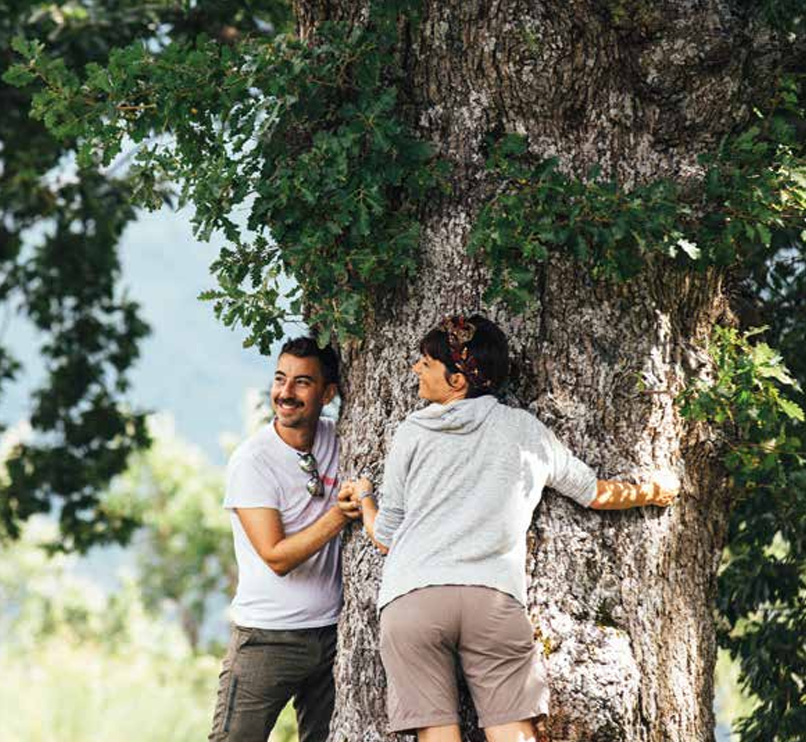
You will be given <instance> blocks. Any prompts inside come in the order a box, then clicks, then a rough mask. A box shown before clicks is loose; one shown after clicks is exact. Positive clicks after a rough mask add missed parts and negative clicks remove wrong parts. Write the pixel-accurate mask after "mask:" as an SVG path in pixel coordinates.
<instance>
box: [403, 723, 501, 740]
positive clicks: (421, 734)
mask: <svg viewBox="0 0 806 742" xmlns="http://www.w3.org/2000/svg"><path fill="white" fill-rule="evenodd" d="M488 739H489V738H488ZM417 742H462V735H461V734H460V732H459V725H458V724H448V725H446V726H444V727H424V728H423V729H418V730H417Z"/></svg>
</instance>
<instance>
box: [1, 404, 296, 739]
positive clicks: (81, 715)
mask: <svg viewBox="0 0 806 742" xmlns="http://www.w3.org/2000/svg"><path fill="white" fill-rule="evenodd" d="M149 428H150V431H151V435H152V438H153V440H154V444H153V446H152V448H151V450H150V451H148V452H147V453H144V454H141V455H139V456H137V457H135V458H133V459H132V461H131V463H130V465H129V467H128V468H127V470H126V471H125V473H123V474H122V475H121V476H120V477H119V478H117V479H116V480H115V481H114V482H113V484H112V485H111V487H110V488H109V489H108V490H107V492H105V493H104V494H103V496H102V498H101V501H102V502H103V504H104V506H105V507H109V508H110V509H111V510H113V511H117V510H118V508H122V509H124V510H125V511H126V513H127V514H130V515H133V516H134V517H138V518H139V517H142V521H143V526H142V528H141V529H140V530H139V531H138V534H137V536H136V537H135V539H134V541H133V543H132V545H131V547H130V548H129V549H127V550H126V551H125V552H123V551H121V552H119V553H117V554H108V555H107V557H106V560H107V561H108V560H109V559H111V561H112V562H113V563H115V562H117V563H118V575H117V576H116V577H115V578H114V579H113V580H112V583H111V584H110V583H109V575H108V573H107V572H106V570H102V572H101V573H97V572H98V570H97V569H96V570H95V571H96V574H93V573H92V570H90V569H88V566H87V559H86V558H82V557H79V556H77V555H65V554H54V555H50V554H49V553H48V551H47V550H46V549H44V548H43V545H46V544H48V543H49V542H50V541H51V539H53V538H54V537H55V536H56V532H57V527H56V525H55V523H54V522H53V521H52V520H51V519H47V518H45V517H42V516H40V517H37V518H33V519H31V520H30V521H29V522H28V524H27V525H26V526H25V528H24V530H23V532H22V533H21V537H20V539H19V540H17V541H15V542H13V543H9V544H7V545H6V546H5V547H4V548H3V549H2V550H0V606H2V611H0V667H2V673H0V719H2V725H1V728H0V732H2V735H1V736H2V740H3V742H56V741H58V742H89V741H91V740H92V741H94V740H108V739H114V740H120V741H121V742H128V741H129V740H131V742H134V740H138V741H139V740H154V741H161V740H165V741H166V742H167V741H168V740H170V742H185V741H187V742H191V740H193V742H196V741H198V740H200V739H205V738H206V736H207V734H208V732H209V727H210V721H211V719H212V712H213V704H214V702H215V695H216V689H217V685H218V671H219V669H220V663H221V658H222V656H223V653H224V650H225V639H226V636H227V628H226V624H225V620H224V619H225V607H226V598H225V596H226V595H230V594H231V591H230V589H229V587H228V585H230V583H231V581H232V579H233V577H234V575H233V567H234V558H233V555H232V543H231V535H230V531H229V520H228V516H227V514H226V513H225V511H224V510H223V509H222V508H221V486H222V482H221V480H222V476H223V471H222V470H221V469H220V468H216V467H214V466H213V465H212V464H210V463H209V462H207V461H206V460H205V457H204V456H203V455H202V454H201V453H200V451H198V450H197V449H195V448H194V447H193V446H191V445H190V444H189V443H187V442H186V441H183V440H181V439H180V438H178V437H177V436H176V435H175V434H174V432H173V430H172V426H171V424H170V420H169V419H168V418H166V417H159V418H151V419H150V420H149ZM106 551H107V552H109V550H108V549H107V550H106ZM93 556H94V557H98V556H99V555H98V554H97V553H96V554H92V553H90V555H89V557H90V560H92V557H93ZM296 739H297V736H296V723H295V719H294V714H293V710H292V708H291V707H290V706H289V707H288V708H287V709H286V710H285V711H284V712H283V715H282V717H281V719H280V721H279V723H278V725H277V727H276V729H275V732H274V734H273V736H272V742H296Z"/></svg>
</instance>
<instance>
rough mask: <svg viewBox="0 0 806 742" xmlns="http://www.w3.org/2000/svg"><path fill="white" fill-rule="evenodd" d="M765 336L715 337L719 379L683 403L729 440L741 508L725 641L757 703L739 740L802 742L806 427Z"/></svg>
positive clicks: (805, 712) (722, 633)
mask: <svg viewBox="0 0 806 742" xmlns="http://www.w3.org/2000/svg"><path fill="white" fill-rule="evenodd" d="M765 329H766V328H759V329H756V330H753V331H748V332H745V333H739V332H738V331H737V330H734V329H729V328H721V327H717V328H715V331H714V335H713V338H712V342H711V345H710V348H709V351H710V354H711V357H712V358H713V360H714V377H713V379H711V380H710V381H709V382H707V383H706V382H701V383H699V384H697V385H694V386H692V387H691V388H689V389H688V390H686V392H685V393H684V394H683V395H682V398H681V400H680V402H681V412H682V414H683V415H684V416H686V417H688V418H690V419H692V420H697V421H704V422H708V423H714V424H716V425H718V426H719V427H720V429H721V430H722V431H723V433H724V436H725V438H724V449H725V456H724V463H725V467H726V469H727V471H728V472H729V473H730V476H731V478H732V491H733V493H734V497H735V501H734V503H733V507H732V509H731V514H730V523H729V535H728V544H729V546H728V553H727V558H726V561H725V565H724V567H723V569H722V570H721V573H720V576H719V598H718V608H719V613H720V624H719V634H718V636H719V641H720V644H721V646H722V647H724V648H725V649H727V650H728V651H729V652H730V654H731V656H732V657H733V658H735V659H738V660H739V662H740V668H741V681H742V683H743V685H744V687H745V689H746V690H747V691H748V692H750V693H751V694H752V695H753V696H754V697H756V698H757V699H758V701H759V703H758V705H757V706H756V707H755V708H754V709H753V712H752V715H750V716H748V717H747V718H745V719H743V720H742V721H741V722H740V723H739V724H738V727H737V728H738V731H739V733H740V736H741V739H742V740H743V742H744V741H749V742H756V741H758V742H761V741H762V740H764V741H765V742H766V741H768V740H780V741H782V742H783V741H787V740H791V741H792V742H794V741H795V740H797V739H800V736H799V735H800V734H801V733H802V730H803V729H804V728H806V647H804V644H803V636H804V635H806V529H804V516H803V514H804V513H806V450H804V445H803V440H804V438H803V436H804V433H806V425H804V413H803V409H802V407H801V406H800V405H799V404H797V402H796V401H794V399H793V398H792V396H793V395H797V394H798V393H799V392H802V390H801V389H800V387H799V384H798V383H797V381H796V380H795V379H794V378H793V377H792V376H791V374H790V373H789V371H788V370H787V369H786V367H785V366H784V364H783V360H782V358H781V356H780V354H778V353H777V352H776V351H774V350H773V349H771V348H770V347H769V345H767V344H766V343H761V342H760V343H755V344H754V343H753V342H752V341H751V338H752V337H753V336H754V335H757V334H758V333H760V332H763V331H764V330H765Z"/></svg>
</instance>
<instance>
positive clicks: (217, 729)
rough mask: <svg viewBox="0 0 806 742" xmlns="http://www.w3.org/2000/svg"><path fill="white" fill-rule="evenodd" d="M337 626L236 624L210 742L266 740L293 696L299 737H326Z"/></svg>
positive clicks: (311, 740)
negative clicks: (287, 627)
mask: <svg viewBox="0 0 806 742" xmlns="http://www.w3.org/2000/svg"><path fill="white" fill-rule="evenodd" d="M335 656H336V627H335V626H326V627H324V628H320V629H296V630H290V631H275V630H268V629H249V628H243V627H241V626H234V627H233V630H232V638H231V639H230V643H229V647H228V649H227V654H226V656H225V657H224V663H223V665H222V668H221V674H220V675H219V684H218V699H217V701H216V708H215V713H214V715H213V730H212V732H211V733H210V736H209V738H208V739H209V740H210V742H225V741H226V742H266V740H267V739H268V736H269V734H270V733H271V730H272V728H273V727H274V724H275V722H276V721H277V717H278V716H279V714H280V712H281V711H282V710H283V708H284V707H285V705H286V703H288V701H289V700H290V699H291V698H293V699H294V709H295V710H296V712H297V725H298V727H299V742H325V740H327V736H328V731H329V727H330V717H331V715H332V714H333V703H334V700H335V688H334V684H333V660H334V658H335Z"/></svg>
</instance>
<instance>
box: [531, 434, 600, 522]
mask: <svg viewBox="0 0 806 742" xmlns="http://www.w3.org/2000/svg"><path fill="white" fill-rule="evenodd" d="M541 428H542V430H543V434H544V436H545V440H546V448H547V452H548V457H549V476H548V478H547V480H546V486H547V487H551V488H552V489H554V490H557V492H559V493H560V494H561V495H564V496H565V497H569V498H570V499H572V500H574V501H575V502H577V503H579V504H580V505H581V506H582V507H583V508H587V507H590V504H591V503H592V502H593V500H594V499H595V498H596V483H597V476H596V472H595V471H594V470H593V469H591V468H590V467H589V466H588V465H587V464H585V463H584V462H582V461H580V460H579V459H578V458H577V457H576V456H574V454H572V453H571V451H570V450H569V449H568V447H567V446H566V445H565V444H564V443H563V442H562V441H560V439H559V438H557V436H556V435H554V433H552V432H551V431H550V430H549V429H548V428H547V427H546V426H545V425H542V424H541Z"/></svg>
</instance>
